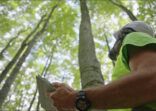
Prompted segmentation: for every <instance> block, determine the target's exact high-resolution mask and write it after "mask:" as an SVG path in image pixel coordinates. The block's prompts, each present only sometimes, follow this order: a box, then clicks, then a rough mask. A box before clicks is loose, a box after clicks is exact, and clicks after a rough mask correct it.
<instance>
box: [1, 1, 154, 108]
mask: <svg viewBox="0 0 156 111" xmlns="http://www.w3.org/2000/svg"><path fill="white" fill-rule="evenodd" d="M87 6H88V9H89V15H90V21H91V26H92V33H93V36H94V42H95V49H96V55H97V58H98V60H99V62H100V64H101V70H102V75H103V78H104V80H105V83H106V84H107V83H109V82H110V81H112V80H113V79H115V78H117V77H116V76H112V69H113V64H114V61H111V60H110V59H109V58H108V52H109V50H110V47H112V45H113V43H114V40H115V39H114V37H113V33H114V32H115V31H117V30H119V29H120V28H121V27H122V26H123V25H125V24H127V23H129V22H130V21H135V20H141V21H144V22H146V23H148V24H149V25H151V26H152V28H153V29H154V30H156V10H155V9H156V1H155V0H87ZM80 19H81V11H80V3H79V0H45V1H44V0H0V108H1V109H5V110H8V111H15V110H20V111H25V110H28V111H34V110H42V108H41V106H40V102H39V101H38V92H37V88H36V76H37V75H41V76H42V77H44V78H46V79H48V80H49V81H51V82H63V83H67V84H69V85H70V86H72V87H74V88H75V89H77V90H79V89H81V84H82V83H81V80H80V72H79V63H78V57H77V56H78V45H79V42H78V41H79V26H80ZM155 34H156V33H155ZM3 94H4V95H3ZM2 100H3V101H2ZM118 111H119V110H118ZM122 111H124V110H122Z"/></svg>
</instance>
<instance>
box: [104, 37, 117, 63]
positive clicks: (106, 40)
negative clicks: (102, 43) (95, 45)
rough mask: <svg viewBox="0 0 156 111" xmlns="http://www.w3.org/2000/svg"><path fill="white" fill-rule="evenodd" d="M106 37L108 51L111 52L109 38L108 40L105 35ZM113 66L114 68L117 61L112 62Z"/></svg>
mask: <svg viewBox="0 0 156 111" xmlns="http://www.w3.org/2000/svg"><path fill="white" fill-rule="evenodd" d="M104 37H105V39H106V43H107V48H108V51H109V52H110V50H111V49H110V46H109V42H108V38H107V36H106V35H105V34H104ZM112 64H113V66H115V61H113V60H112Z"/></svg>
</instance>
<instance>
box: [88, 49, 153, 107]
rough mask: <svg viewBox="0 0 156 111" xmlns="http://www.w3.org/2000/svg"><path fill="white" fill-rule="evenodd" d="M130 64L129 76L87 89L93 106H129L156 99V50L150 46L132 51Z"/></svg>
mask: <svg viewBox="0 0 156 111" xmlns="http://www.w3.org/2000/svg"><path fill="white" fill-rule="evenodd" d="M131 54H133V55H134V56H133V55H131ZM129 64H130V68H131V70H132V72H131V73H130V74H129V75H128V76H126V77H124V78H122V79H120V80H117V81H114V82H112V83H110V84H108V85H105V86H101V87H97V88H94V89H87V90H86V93H87V96H88V98H89V99H90V100H91V102H92V105H93V107H95V108H100V109H101V108H104V109H109V108H127V107H135V106H138V105H142V104H144V103H148V102H151V101H155V100H156V89H155V87H156V82H155V81H156V51H154V50H149V49H148V48H146V49H142V50H140V49H137V50H135V52H133V51H131V53H130V61H129Z"/></svg>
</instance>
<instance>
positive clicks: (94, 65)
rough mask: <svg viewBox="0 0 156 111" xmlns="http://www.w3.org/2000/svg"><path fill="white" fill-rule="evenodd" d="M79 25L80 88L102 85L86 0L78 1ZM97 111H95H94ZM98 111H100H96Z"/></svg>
mask: <svg viewBox="0 0 156 111" xmlns="http://www.w3.org/2000/svg"><path fill="white" fill-rule="evenodd" d="M80 7H81V23H80V33H79V53H78V58H79V67H80V77H81V84H82V88H83V89H84V88H89V87H95V86H98V85H104V80H103V76H102V73H101V67H100V63H99V61H98V60H97V57H96V53H95V44H94V40H93V35H92V29H91V22H90V16H89V12H88V8H87V4H86V0H80ZM94 111H97V110H94ZM98 111H100V110H98ZM102 111H104V110H102Z"/></svg>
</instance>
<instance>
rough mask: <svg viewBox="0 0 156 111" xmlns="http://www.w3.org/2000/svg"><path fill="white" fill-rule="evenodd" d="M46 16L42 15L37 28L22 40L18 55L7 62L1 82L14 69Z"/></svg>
mask: <svg viewBox="0 0 156 111" xmlns="http://www.w3.org/2000/svg"><path fill="white" fill-rule="evenodd" d="M44 17H45V15H44V16H42V18H41V20H40V21H39V23H38V24H37V26H36V27H35V29H34V30H33V31H32V32H31V33H30V34H29V35H28V36H27V37H26V39H25V40H24V41H23V42H22V44H21V47H20V48H19V50H18V51H17V53H16V55H15V56H14V57H13V59H12V60H11V61H10V62H9V63H8V64H7V66H6V67H5V69H4V70H3V71H2V73H1V74H0V83H1V82H2V81H3V79H4V78H5V77H6V75H7V73H8V72H9V71H10V70H11V69H12V67H13V66H14V64H15V63H16V62H17V60H18V58H19V57H20V56H21V54H22V52H23V51H24V50H25V48H26V46H27V41H28V40H29V39H30V37H31V36H32V35H33V34H34V33H35V32H36V30H37V29H38V28H39V26H40V24H41V23H42V21H43V19H44Z"/></svg>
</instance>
